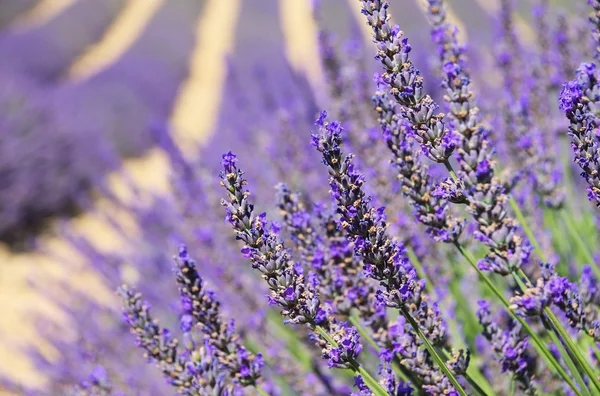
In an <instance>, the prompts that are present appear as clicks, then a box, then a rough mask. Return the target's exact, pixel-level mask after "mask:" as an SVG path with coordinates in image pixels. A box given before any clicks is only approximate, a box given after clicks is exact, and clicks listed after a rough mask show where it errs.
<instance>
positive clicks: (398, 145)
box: [373, 91, 465, 243]
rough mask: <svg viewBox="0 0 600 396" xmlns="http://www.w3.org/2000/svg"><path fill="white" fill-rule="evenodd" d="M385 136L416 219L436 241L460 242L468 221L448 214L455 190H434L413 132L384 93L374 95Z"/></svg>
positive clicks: (379, 92) (403, 191)
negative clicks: (417, 148)
mask: <svg viewBox="0 0 600 396" xmlns="http://www.w3.org/2000/svg"><path fill="white" fill-rule="evenodd" d="M373 103H374V105H375V110H376V111H377V113H378V116H379V124H380V126H381V129H382V132H383V137H384V139H385V140H386V143H387V145H388V147H389V149H390V150H391V151H392V153H393V155H394V159H393V160H392V164H393V165H394V166H395V167H396V169H397V170H398V180H399V181H400V184H401V189H402V193H403V194H404V195H405V196H407V197H408V198H410V201H411V204H412V206H413V208H414V211H415V213H414V214H415V217H416V219H417V220H418V221H419V222H420V223H422V224H424V225H425V226H426V227H427V233H428V234H429V235H430V236H431V237H432V238H433V239H434V240H436V241H441V242H447V243H454V242H458V240H459V238H460V236H461V234H462V231H463V229H464V225H465V221H464V219H462V218H456V217H454V216H452V215H451V214H450V213H448V199H456V200H460V196H459V195H460V194H454V192H457V191H456V189H455V188H454V189H452V184H451V185H450V186H448V187H449V188H443V186H438V188H434V186H433V183H432V182H431V180H430V175H429V169H428V167H427V165H425V164H423V163H422V162H421V160H420V159H419V153H418V152H417V150H415V147H414V146H415V144H414V138H413V136H414V132H413V131H412V130H411V129H410V126H409V125H408V123H407V122H403V121H402V120H401V119H400V116H399V115H398V114H397V113H396V103H395V101H393V100H391V99H390V97H389V95H388V94H386V93H385V92H383V91H378V92H377V93H376V94H375V95H374V96H373Z"/></svg>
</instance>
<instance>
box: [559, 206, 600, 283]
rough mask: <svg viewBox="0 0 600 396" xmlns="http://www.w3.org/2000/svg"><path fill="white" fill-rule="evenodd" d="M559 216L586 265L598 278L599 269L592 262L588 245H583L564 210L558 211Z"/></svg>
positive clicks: (583, 242) (599, 276)
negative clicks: (583, 257)
mask: <svg viewBox="0 0 600 396" xmlns="http://www.w3.org/2000/svg"><path fill="white" fill-rule="evenodd" d="M560 215H561V217H562V219H563V221H564V222H565V224H566V225H567V229H568V230H569V233H570V234H571V237H572V238H573V239H574V240H575V243H577V245H578V246H579V249H580V251H581V253H583V255H584V256H585V259H586V260H587V264H589V265H590V266H591V267H592V270H594V274H596V277H598V278H600V268H599V267H598V266H597V265H596V263H595V262H594V256H593V255H592V252H591V251H590V249H589V247H588V245H587V244H586V243H585V241H584V240H583V238H582V237H581V235H580V234H579V232H578V231H577V228H576V227H575V224H573V219H572V218H571V216H569V214H568V213H567V212H566V211H565V210H564V209H563V210H561V211H560Z"/></svg>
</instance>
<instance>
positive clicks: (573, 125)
mask: <svg viewBox="0 0 600 396" xmlns="http://www.w3.org/2000/svg"><path fill="white" fill-rule="evenodd" d="M598 102H600V84H599V82H598V74H597V71H596V65H595V64H593V63H584V64H582V65H581V66H580V67H579V68H578V69H577V77H576V78H575V79H574V80H572V81H570V82H569V83H567V84H565V86H564V87H563V90H562V92H561V93H560V103H559V105H560V108H561V110H563V111H564V112H565V114H566V116H567V118H568V119H569V121H570V125H569V136H571V147H572V148H573V152H574V153H575V163H577V165H579V167H580V168H581V170H582V172H581V176H582V177H583V178H584V179H585V181H586V182H587V183H588V198H589V200H590V201H592V202H594V203H595V204H596V206H600V136H599V134H598V117H599V116H600V113H599V111H600V110H599V107H598Z"/></svg>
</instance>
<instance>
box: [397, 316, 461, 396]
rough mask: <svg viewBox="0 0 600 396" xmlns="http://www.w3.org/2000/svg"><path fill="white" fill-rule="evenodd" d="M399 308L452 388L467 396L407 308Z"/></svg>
mask: <svg viewBox="0 0 600 396" xmlns="http://www.w3.org/2000/svg"><path fill="white" fill-rule="evenodd" d="M400 310H401V312H402V315H404V317H405V318H406V320H408V322H409V323H410V325H411V326H412V328H413V329H414V330H415V332H416V333H417V335H418V336H419V338H420V339H421V341H422V342H423V345H425V348H426V349H427V350H428V351H429V354H430V355H431V356H432V357H433V360H435V362H436V364H437V365H438V366H439V367H440V369H441V370H442V372H443V373H444V375H445V376H446V377H447V378H448V380H450V382H451V383H452V386H454V388H455V389H456V391H457V392H458V393H459V394H460V395H461V396H467V393H466V392H465V390H464V389H463V387H462V386H461V385H460V384H459V383H458V380H457V379H456V377H455V376H454V374H452V372H451V371H450V369H449V368H448V366H446V363H444V361H443V360H442V358H441V357H440V355H438V353H437V352H436V350H435V348H434V347H433V345H431V343H430V342H429V340H428V339H427V337H426V336H425V334H423V331H422V330H421V328H420V327H419V324H418V323H417V322H416V321H415V319H414V318H413V317H412V316H411V314H410V312H408V309H407V308H406V307H404V306H403V307H401V308H400Z"/></svg>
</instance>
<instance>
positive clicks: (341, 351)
mask: <svg viewBox="0 0 600 396" xmlns="http://www.w3.org/2000/svg"><path fill="white" fill-rule="evenodd" d="M236 162H237V157H236V156H235V155H234V154H233V153H231V152H230V153H227V154H224V155H223V161H222V165H223V168H224V171H222V172H221V184H222V186H223V187H224V188H225V190H226V191H227V199H223V200H222V205H223V206H224V207H225V208H226V213H227V215H226V220H227V221H228V222H229V223H230V224H231V225H232V226H233V229H234V231H235V233H236V238H237V239H239V240H241V241H243V242H244V247H243V248H242V250H241V252H242V253H243V255H244V256H245V257H246V258H247V259H248V260H249V261H250V262H251V263H252V268H254V269H256V270H258V271H259V272H260V273H261V274H262V277H263V279H264V280H265V281H266V282H267V284H268V286H269V289H270V295H269V297H268V298H269V303H270V304H271V305H278V306H280V307H281V308H282V309H283V310H282V312H281V314H282V316H284V317H287V320H286V323H292V324H307V325H309V326H310V328H311V329H312V330H316V329H317V327H318V328H320V329H323V331H325V332H327V333H328V335H329V337H330V338H331V339H333V340H337V341H336V345H337V346H336V345H332V344H331V343H330V342H328V341H327V340H325V339H323V338H322V337H321V336H317V335H316V334H313V338H314V339H315V341H317V343H318V344H319V346H320V347H321V348H322V349H323V358H325V359H327V360H328V362H329V365H330V366H331V367H338V368H355V367H356V358H357V357H358V355H359V353H360V351H361V350H362V346H361V344H360V343H359V342H358V334H357V333H356V330H355V329H353V328H350V327H349V326H346V325H344V324H343V323H337V322H336V320H335V318H333V317H331V316H330V315H329V314H328V312H327V310H326V309H325V307H322V305H321V301H320V299H319V295H318V294H317V291H316V290H315V288H314V287H313V285H311V284H310V283H307V282H306V281H305V279H304V275H303V271H302V270H300V269H299V267H298V266H297V265H295V263H294V262H293V260H292V256H291V252H290V251H289V249H287V248H286V247H285V244H284V242H283V240H282V239H281V237H280V235H279V231H280V227H279V226H277V225H275V224H271V225H270V227H269V226H267V220H266V214H265V213H261V214H259V215H255V214H254V205H253V204H252V203H251V202H250V200H249V199H248V198H249V196H250V192H249V191H248V190H246V188H245V185H246V184H247V182H246V180H245V179H244V177H243V175H244V173H243V172H242V171H241V170H240V169H238V167H237V166H236Z"/></svg>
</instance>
